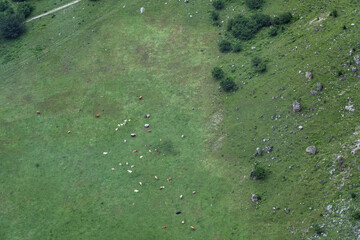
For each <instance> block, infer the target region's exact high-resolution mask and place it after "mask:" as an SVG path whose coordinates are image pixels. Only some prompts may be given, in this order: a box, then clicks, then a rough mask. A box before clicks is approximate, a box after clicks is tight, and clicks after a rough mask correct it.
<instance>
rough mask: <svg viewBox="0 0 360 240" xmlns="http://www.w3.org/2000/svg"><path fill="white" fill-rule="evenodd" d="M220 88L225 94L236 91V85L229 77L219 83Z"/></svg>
mask: <svg viewBox="0 0 360 240" xmlns="http://www.w3.org/2000/svg"><path fill="white" fill-rule="evenodd" d="M220 87H221V88H222V89H223V90H224V91H225V92H230V91H232V90H235V89H236V84H235V82H234V80H233V79H232V78H230V77H227V78H225V79H224V80H222V81H221V82H220Z"/></svg>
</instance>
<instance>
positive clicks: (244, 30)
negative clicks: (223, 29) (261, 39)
mask: <svg viewBox="0 0 360 240" xmlns="http://www.w3.org/2000/svg"><path fill="white" fill-rule="evenodd" d="M227 30H228V31H230V32H231V33H232V35H233V36H234V37H235V38H238V39H240V40H249V39H251V38H253V36H254V35H255V34H256V33H257V32H258V30H259V29H258V25H257V23H256V22H255V20H254V19H252V18H248V17H245V16H243V15H241V14H239V15H237V16H235V17H234V18H233V19H231V20H230V21H229V22H228V25H227Z"/></svg>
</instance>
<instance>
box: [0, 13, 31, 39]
mask: <svg viewBox="0 0 360 240" xmlns="http://www.w3.org/2000/svg"><path fill="white" fill-rule="evenodd" d="M24 32H25V24H24V19H23V17H21V16H18V15H12V14H7V15H2V16H0V34H1V36H2V37H3V38H5V39H15V38H18V37H19V36H20V35H21V34H23V33H24Z"/></svg>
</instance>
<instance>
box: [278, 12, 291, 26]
mask: <svg viewBox="0 0 360 240" xmlns="http://www.w3.org/2000/svg"><path fill="white" fill-rule="evenodd" d="M291 19H292V15H291V12H286V13H282V14H280V15H279V22H280V24H288V23H290V22H291Z"/></svg>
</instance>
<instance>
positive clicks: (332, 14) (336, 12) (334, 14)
mask: <svg viewBox="0 0 360 240" xmlns="http://www.w3.org/2000/svg"><path fill="white" fill-rule="evenodd" d="M330 16H332V17H334V18H336V17H337V16H339V14H338V11H337V10H336V9H334V10H332V11H331V13H330Z"/></svg>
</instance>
